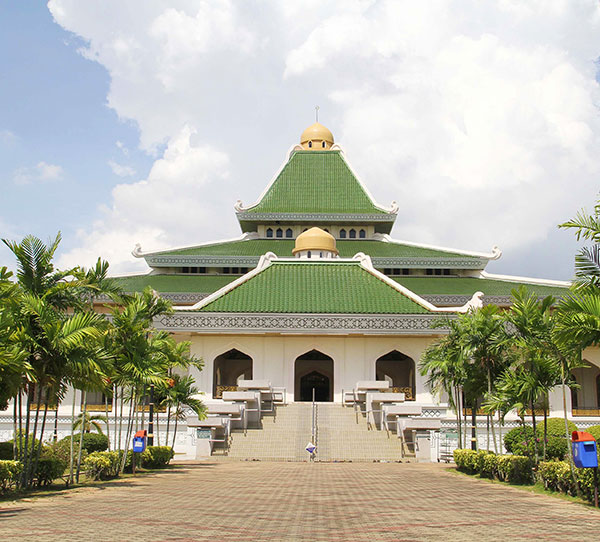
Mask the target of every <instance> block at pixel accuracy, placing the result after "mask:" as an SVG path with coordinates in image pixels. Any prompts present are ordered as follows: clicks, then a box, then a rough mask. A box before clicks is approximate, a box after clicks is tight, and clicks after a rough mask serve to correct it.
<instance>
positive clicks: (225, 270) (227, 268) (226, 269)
mask: <svg viewBox="0 0 600 542" xmlns="http://www.w3.org/2000/svg"><path fill="white" fill-rule="evenodd" d="M223 273H224V274H225V275H227V274H228V273H229V267H224V268H223Z"/></svg>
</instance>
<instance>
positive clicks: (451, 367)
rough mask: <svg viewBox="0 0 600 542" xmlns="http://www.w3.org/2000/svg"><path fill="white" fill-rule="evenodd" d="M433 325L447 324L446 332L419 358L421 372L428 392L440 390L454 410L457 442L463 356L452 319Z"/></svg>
mask: <svg viewBox="0 0 600 542" xmlns="http://www.w3.org/2000/svg"><path fill="white" fill-rule="evenodd" d="M434 326H435V327H442V326H444V327H447V328H449V333H448V335H447V336H446V337H442V338H441V339H440V340H439V341H436V342H435V343H433V344H432V345H430V346H429V347H428V348H427V350H425V352H424V353H423V356H422V357H421V362H420V364H419V368H420V371H421V375H423V376H427V385H428V386H429V388H430V389H431V391H432V393H439V392H440V391H444V392H445V393H446V394H447V396H448V403H449V404H450V407H451V408H453V409H454V412H455V413H456V427H457V431H458V435H457V436H458V442H459V443H461V442H462V423H461V394H462V388H463V385H464V383H465V379H466V371H465V358H464V352H463V349H462V345H461V341H460V327H459V325H458V321H457V320H454V319H444V320H443V321H442V320H440V321H438V322H436V323H435V324H434Z"/></svg>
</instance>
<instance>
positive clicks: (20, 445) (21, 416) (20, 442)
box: [15, 389, 23, 463]
mask: <svg viewBox="0 0 600 542" xmlns="http://www.w3.org/2000/svg"><path fill="white" fill-rule="evenodd" d="M16 440H17V439H16V435H15V441H16ZM17 459H18V460H19V461H20V462H21V463H23V393H22V390H21V389H19V455H18V457H17Z"/></svg>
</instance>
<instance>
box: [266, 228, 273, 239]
mask: <svg viewBox="0 0 600 542" xmlns="http://www.w3.org/2000/svg"><path fill="white" fill-rule="evenodd" d="M267 237H273V230H272V229H271V228H267Z"/></svg>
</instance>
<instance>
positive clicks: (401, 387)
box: [375, 350, 415, 401]
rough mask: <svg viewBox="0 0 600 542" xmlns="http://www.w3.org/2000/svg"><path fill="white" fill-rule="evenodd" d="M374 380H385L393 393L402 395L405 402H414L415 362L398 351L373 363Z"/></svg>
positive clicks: (393, 351)
mask: <svg viewBox="0 0 600 542" xmlns="http://www.w3.org/2000/svg"><path fill="white" fill-rule="evenodd" d="M375 378H376V379H377V380H387V381H388V382H389V383H390V387H392V388H394V391H398V392H401V393H404V394H405V395H406V400H407V401H414V400H415V362H414V360H413V359H412V358H410V357H408V356H407V355H406V354H403V353H402V352H398V350H392V351H391V352H388V353H387V354H385V355H383V356H381V357H380V358H379V359H378V360H377V361H376V362H375Z"/></svg>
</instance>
